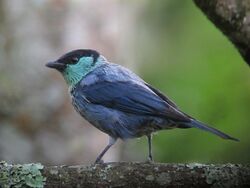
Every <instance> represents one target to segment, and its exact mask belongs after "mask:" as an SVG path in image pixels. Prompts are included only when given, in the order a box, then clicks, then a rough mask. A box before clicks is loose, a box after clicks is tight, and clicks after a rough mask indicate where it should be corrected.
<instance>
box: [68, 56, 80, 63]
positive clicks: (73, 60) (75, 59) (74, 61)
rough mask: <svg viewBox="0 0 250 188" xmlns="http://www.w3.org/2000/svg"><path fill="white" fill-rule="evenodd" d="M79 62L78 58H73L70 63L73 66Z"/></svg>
mask: <svg viewBox="0 0 250 188" xmlns="http://www.w3.org/2000/svg"><path fill="white" fill-rule="evenodd" d="M77 62H78V58H77V57H73V58H72V59H71V61H70V63H71V64H76V63H77Z"/></svg>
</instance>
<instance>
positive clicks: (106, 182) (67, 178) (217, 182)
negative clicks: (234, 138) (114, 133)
mask: <svg viewBox="0 0 250 188" xmlns="http://www.w3.org/2000/svg"><path fill="white" fill-rule="evenodd" d="M20 185H21V187H22V186H24V187H25V186H27V185H28V186H30V187H43V185H45V187H48V188H50V187H53V188H56V187H60V188H61V187H67V188H70V187H156V186H157V187H166V186H170V187H180V186H184V187H191V186H192V187H211V186H212V185H213V186H216V187H218V186H220V187H249V186H250V165H236V164H225V165H204V164H196V163H193V164H160V163H152V164H149V163H126V162H121V163H107V164H102V165H89V166H55V167H43V166H42V165H41V164H25V165H8V164H6V163H4V162H2V163H0V187H15V186H16V187H18V186H19V187H20Z"/></svg>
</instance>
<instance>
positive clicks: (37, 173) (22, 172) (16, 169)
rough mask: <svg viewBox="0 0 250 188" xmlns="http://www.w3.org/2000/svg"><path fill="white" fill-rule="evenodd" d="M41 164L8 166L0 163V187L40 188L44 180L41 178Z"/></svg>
mask: <svg viewBox="0 0 250 188" xmlns="http://www.w3.org/2000/svg"><path fill="white" fill-rule="evenodd" d="M42 169H43V166H42V165H41V164H39V163H38V164H24V165H8V164H7V163H6V162H0V187H3V188H9V187H14V188H19V187H33V188H42V187H44V185H45V180H46V178H44V177H43V176H42V173H41V170H42Z"/></svg>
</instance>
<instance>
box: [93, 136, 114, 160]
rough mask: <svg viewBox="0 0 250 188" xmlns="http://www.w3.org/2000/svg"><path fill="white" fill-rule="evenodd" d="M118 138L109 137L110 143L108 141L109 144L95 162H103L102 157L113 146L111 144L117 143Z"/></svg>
mask: <svg viewBox="0 0 250 188" xmlns="http://www.w3.org/2000/svg"><path fill="white" fill-rule="evenodd" d="M116 140H117V139H116V138H112V137H109V143H108V145H107V146H106V147H105V148H104V150H103V151H102V152H101V153H100V154H99V155H98V157H97V158H96V160H95V164H97V163H102V157H103V155H104V154H105V153H106V152H107V151H108V150H109V148H111V146H113V145H114V144H115V142H116Z"/></svg>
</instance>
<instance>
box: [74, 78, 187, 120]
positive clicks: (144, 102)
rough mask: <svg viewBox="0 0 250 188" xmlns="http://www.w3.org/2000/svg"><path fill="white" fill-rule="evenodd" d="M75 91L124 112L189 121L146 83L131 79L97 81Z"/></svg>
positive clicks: (99, 103) (95, 101)
mask: <svg viewBox="0 0 250 188" xmlns="http://www.w3.org/2000/svg"><path fill="white" fill-rule="evenodd" d="M77 92H80V93H81V94H82V95H84V97H85V98H86V99H87V100H88V101H89V102H91V103H93V104H98V105H102V106H105V107H108V108H113V109H116V110H119V111H123V112H126V113H131V114H137V115H150V116H157V117H162V118H168V119H172V120H175V121H183V122H189V121H190V119H189V118H188V117H187V116H186V115H184V114H183V113H182V112H180V111H179V110H178V109H176V108H175V106H174V105H173V103H172V102H169V101H166V100H163V99H162V97H160V96H158V95H157V94H156V93H155V92H154V91H152V90H151V89H150V88H148V87H147V86H146V85H140V84H138V83H134V82H131V81H123V82H121V81H120V82H107V81H99V82H95V83H94V84H92V85H88V86H82V85H81V86H80V88H78V91H77ZM162 95H163V94H162Z"/></svg>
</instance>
